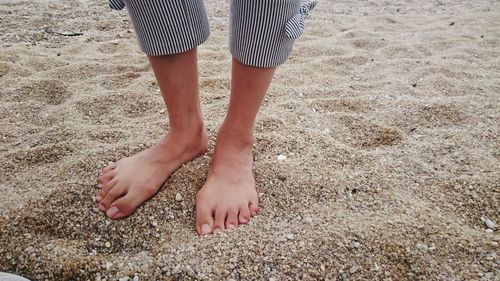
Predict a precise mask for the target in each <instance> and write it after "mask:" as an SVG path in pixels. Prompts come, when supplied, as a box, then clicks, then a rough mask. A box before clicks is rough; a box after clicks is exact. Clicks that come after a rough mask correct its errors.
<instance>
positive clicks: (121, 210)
mask: <svg viewBox="0 0 500 281" xmlns="http://www.w3.org/2000/svg"><path fill="white" fill-rule="evenodd" d="M140 204H141V201H139V200H137V196H134V195H133V194H132V193H130V192H129V193H127V194H126V195H125V196H123V197H121V198H118V199H116V200H115V201H114V202H113V203H111V205H110V207H109V209H108V210H107V211H106V215H107V216H108V217H110V218H112V219H121V218H124V217H128V216H129V215H131V214H132V213H133V212H134V211H135V210H136V209H137V207H139V205H140Z"/></svg>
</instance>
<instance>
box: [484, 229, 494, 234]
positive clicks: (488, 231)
mask: <svg viewBox="0 0 500 281" xmlns="http://www.w3.org/2000/svg"><path fill="white" fill-rule="evenodd" d="M485 232H486V233H488V234H490V233H493V229H489V228H488V229H486V230H485Z"/></svg>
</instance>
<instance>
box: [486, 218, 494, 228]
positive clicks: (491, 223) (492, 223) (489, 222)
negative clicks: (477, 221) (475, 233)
mask: <svg viewBox="0 0 500 281" xmlns="http://www.w3.org/2000/svg"><path fill="white" fill-rule="evenodd" d="M484 224H485V225H486V227H488V228H489V229H495V227H496V225H495V223H494V222H493V221H492V220H490V219H485V220H484Z"/></svg>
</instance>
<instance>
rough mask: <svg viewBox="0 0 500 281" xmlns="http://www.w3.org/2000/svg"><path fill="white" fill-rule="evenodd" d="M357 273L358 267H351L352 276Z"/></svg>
mask: <svg viewBox="0 0 500 281" xmlns="http://www.w3.org/2000/svg"><path fill="white" fill-rule="evenodd" d="M357 271H358V267H357V266H356V265H355V266H353V267H351V269H349V273H351V274H353V273H356V272H357Z"/></svg>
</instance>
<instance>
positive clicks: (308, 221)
mask: <svg viewBox="0 0 500 281" xmlns="http://www.w3.org/2000/svg"><path fill="white" fill-rule="evenodd" d="M304 222H305V223H312V222H313V219H312V218H304Z"/></svg>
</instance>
